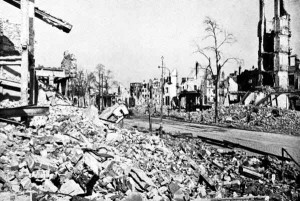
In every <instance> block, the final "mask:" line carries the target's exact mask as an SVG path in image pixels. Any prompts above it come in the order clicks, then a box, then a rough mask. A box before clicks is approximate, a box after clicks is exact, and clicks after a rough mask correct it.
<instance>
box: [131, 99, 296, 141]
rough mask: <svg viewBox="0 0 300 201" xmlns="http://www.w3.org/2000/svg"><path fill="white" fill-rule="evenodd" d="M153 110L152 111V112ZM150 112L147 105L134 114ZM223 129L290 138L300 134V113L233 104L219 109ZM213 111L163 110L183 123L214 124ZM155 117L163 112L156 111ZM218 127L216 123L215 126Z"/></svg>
mask: <svg viewBox="0 0 300 201" xmlns="http://www.w3.org/2000/svg"><path fill="white" fill-rule="evenodd" d="M153 110H154V109H152V112H153ZM145 111H147V108H146V107H145V106H139V107H136V108H135V109H134V113H135V114H144V113H145ZM218 111H219V122H218V123H217V125H220V126H231V127H235V128H239V129H246V130H254V131H264V132H273V133H281V134H288V135H298V136H299V135H300V112H299V111H295V110H284V109H278V108H270V107H255V106H244V105H238V104H235V105H230V106H229V107H222V106H221V107H219V110H218ZM214 114H215V112H214V108H212V109H208V110H203V111H198V112H178V111H177V110H169V111H167V108H164V116H168V115H169V117H173V118H177V119H180V120H185V121H190V122H195V123H196V122H198V123H204V124H214ZM154 115H156V116H159V115H160V110H157V109H156V113H155V114H154ZM214 125H215V124H214Z"/></svg>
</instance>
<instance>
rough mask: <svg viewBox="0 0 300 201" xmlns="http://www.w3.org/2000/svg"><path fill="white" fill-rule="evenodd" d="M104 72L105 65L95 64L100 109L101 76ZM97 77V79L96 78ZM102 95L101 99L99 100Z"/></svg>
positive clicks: (99, 107)
mask: <svg viewBox="0 0 300 201" xmlns="http://www.w3.org/2000/svg"><path fill="white" fill-rule="evenodd" d="M104 72H105V66H104V65H103V64H98V65H97V66H96V81H95V82H96V86H97V89H98V94H99V103H98V109H99V110H100V111H101V110H102V109H103V76H104ZM97 79H98V80H97ZM101 97H102V100H101Z"/></svg>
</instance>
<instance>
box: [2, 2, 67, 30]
mask: <svg viewBox="0 0 300 201" xmlns="http://www.w3.org/2000/svg"><path fill="white" fill-rule="evenodd" d="M3 1H5V2H7V3H9V4H10V5H12V6H15V7H17V8H21V3H20V2H21V1H22V0H3ZM34 14H35V17H37V18H39V19H40V20H42V21H44V22H46V23H47V24H50V25H52V26H54V27H56V28H58V29H60V30H62V31H64V32H66V33H69V32H70V31H71V30H72V27H73V26H72V25H71V24H70V23H68V22H66V21H64V20H62V19H59V18H57V17H54V16H52V15H50V14H49V13H47V12H45V11H43V10H40V9H39V8H35V10H34Z"/></svg>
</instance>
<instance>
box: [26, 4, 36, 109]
mask: <svg viewBox="0 0 300 201" xmlns="http://www.w3.org/2000/svg"><path fill="white" fill-rule="evenodd" d="M34 5H35V0H29V16H28V17H29V18H28V20H29V46H28V51H29V52H28V53H29V55H28V56H29V74H30V82H29V86H30V90H29V94H30V95H29V104H30V105H33V104H36V103H37V102H36V100H35V71H34V68H35V57H34V36H35V33H34Z"/></svg>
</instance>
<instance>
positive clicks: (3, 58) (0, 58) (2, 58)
mask: <svg viewBox="0 0 300 201" xmlns="http://www.w3.org/2000/svg"><path fill="white" fill-rule="evenodd" d="M21 59H22V57H21V56H0V61H21Z"/></svg>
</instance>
